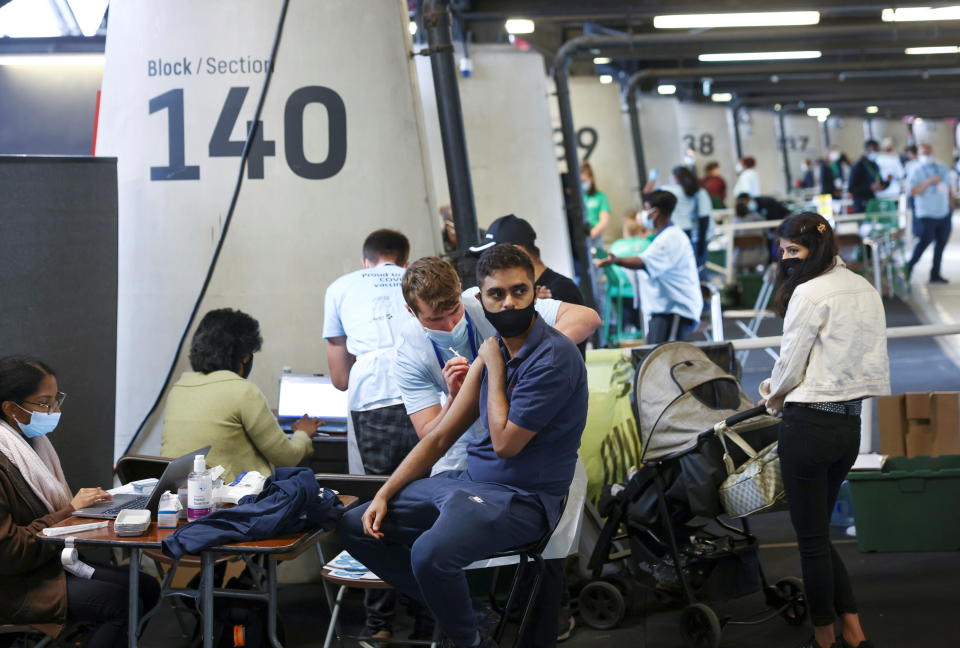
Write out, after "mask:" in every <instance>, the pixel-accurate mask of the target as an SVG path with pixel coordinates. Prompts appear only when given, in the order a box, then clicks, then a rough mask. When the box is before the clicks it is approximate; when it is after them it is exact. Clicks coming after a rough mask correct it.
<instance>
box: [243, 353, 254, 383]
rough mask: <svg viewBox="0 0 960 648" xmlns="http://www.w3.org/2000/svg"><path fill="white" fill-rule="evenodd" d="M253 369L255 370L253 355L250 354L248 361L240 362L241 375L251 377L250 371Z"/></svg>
mask: <svg viewBox="0 0 960 648" xmlns="http://www.w3.org/2000/svg"><path fill="white" fill-rule="evenodd" d="M252 371H253V356H250V360H249V361H248V362H244V363H241V364H240V377H241V378H249V377H250V373H251V372H252Z"/></svg>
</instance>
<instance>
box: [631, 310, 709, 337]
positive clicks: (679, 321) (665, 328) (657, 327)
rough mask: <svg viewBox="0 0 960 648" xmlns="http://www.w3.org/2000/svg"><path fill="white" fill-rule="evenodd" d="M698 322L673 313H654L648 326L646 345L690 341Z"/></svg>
mask: <svg viewBox="0 0 960 648" xmlns="http://www.w3.org/2000/svg"><path fill="white" fill-rule="evenodd" d="M695 326H696V322H694V321H693V320H692V319H689V318H686V317H681V316H680V315H675V314H673V313H653V314H652V315H650V323H649V324H648V325H647V337H646V340H644V342H645V343H646V344H660V343H661V342H676V341H681V342H682V341H685V340H689V339H690V333H692V332H693V329H694V327H695Z"/></svg>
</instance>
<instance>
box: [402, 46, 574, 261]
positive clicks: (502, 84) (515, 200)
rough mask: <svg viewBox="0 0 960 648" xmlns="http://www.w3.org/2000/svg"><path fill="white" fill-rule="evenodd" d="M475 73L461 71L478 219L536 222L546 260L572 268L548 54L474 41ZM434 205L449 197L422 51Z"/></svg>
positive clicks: (420, 72) (421, 76) (484, 224)
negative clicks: (510, 216)
mask: <svg viewBox="0 0 960 648" xmlns="http://www.w3.org/2000/svg"><path fill="white" fill-rule="evenodd" d="M470 58H471V59H473V73H472V74H471V75H470V76H469V77H467V78H464V77H460V83H459V87H460V103H461V106H462V107H463V125H464V129H465V130H466V134H467V151H468V154H469V157H470V171H471V178H472V180H473V193H474V198H475V200H476V206H477V224H478V225H479V226H480V227H481V228H485V227H487V226H488V225H489V224H490V223H491V222H492V221H493V220H495V219H496V218H498V217H500V216H503V215H505V214H511V213H512V214H516V215H517V216H519V217H521V218H524V219H526V220H528V221H529V222H530V224H531V225H533V228H534V230H536V232H537V245H538V247H539V248H540V252H541V254H542V256H543V260H544V262H545V263H546V264H547V265H548V266H550V267H551V268H553V269H554V270H556V271H557V272H559V273H560V274H564V275H567V276H572V275H573V259H572V256H571V253H570V237H569V234H568V231H567V220H566V214H565V212H564V209H563V193H562V190H561V188H560V175H559V171H558V170H557V163H556V159H557V155H558V148H559V147H556V146H555V145H554V144H553V140H554V135H553V133H552V130H553V127H552V125H551V121H550V109H549V105H548V104H549V101H550V97H549V96H548V92H547V82H546V78H545V76H544V73H543V71H544V65H543V57H542V56H540V55H539V54H536V53H532V52H519V51H517V50H516V49H515V48H513V47H507V46H496V45H489V46H474V47H471V48H470ZM417 74H418V76H419V79H420V95H421V99H422V102H423V109H424V116H425V123H426V125H427V129H426V132H427V141H428V143H429V149H430V161H431V170H432V177H433V187H434V191H435V193H436V204H438V205H445V204H448V203H449V202H450V197H449V190H448V188H447V176H446V169H445V167H444V161H443V145H442V142H441V139H440V127H439V123H438V122H437V100H436V95H435V94H434V89H433V75H432V72H431V69H430V61H429V59H428V58H426V57H418V58H417Z"/></svg>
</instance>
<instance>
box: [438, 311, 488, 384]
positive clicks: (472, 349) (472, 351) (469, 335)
mask: <svg viewBox="0 0 960 648" xmlns="http://www.w3.org/2000/svg"><path fill="white" fill-rule="evenodd" d="M463 316H464V317H466V318H467V338H468V339H469V340H470V354H471V358H470V362H473V361H474V360H476V358H477V340H476V336H475V335H474V334H473V322H471V321H470V314H469V313H468V312H466V311H464V312H463ZM430 344H431V345H433V352H434V353H435V354H437V362H439V363H440V371H443V368H444V366H446V364H447V363H446V362H444V361H443V356H442V355H441V354H440V347H438V346H437V343H436V342H434V341H433V340H430Z"/></svg>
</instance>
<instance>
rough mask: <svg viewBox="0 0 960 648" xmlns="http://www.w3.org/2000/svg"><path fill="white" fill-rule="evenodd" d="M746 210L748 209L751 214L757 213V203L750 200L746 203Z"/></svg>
mask: <svg viewBox="0 0 960 648" xmlns="http://www.w3.org/2000/svg"><path fill="white" fill-rule="evenodd" d="M747 209H749V210H750V211H751V212H755V211H757V201H756V200H751V201H750V202H748V203H747Z"/></svg>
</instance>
